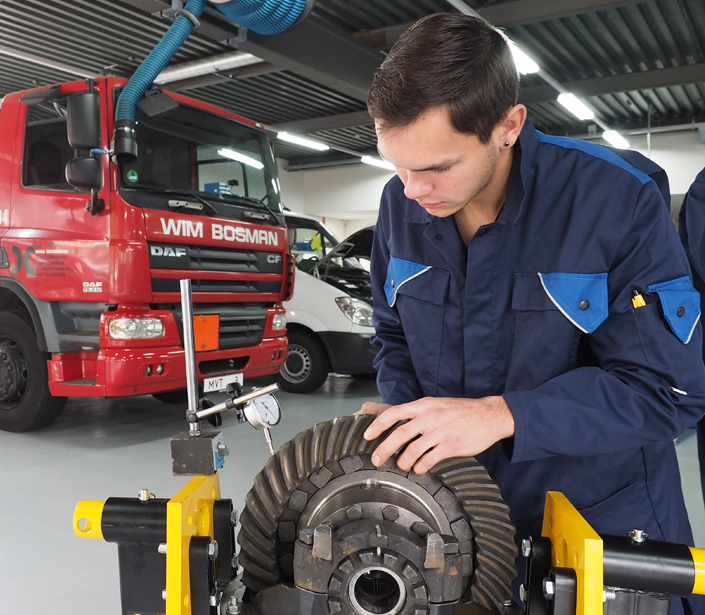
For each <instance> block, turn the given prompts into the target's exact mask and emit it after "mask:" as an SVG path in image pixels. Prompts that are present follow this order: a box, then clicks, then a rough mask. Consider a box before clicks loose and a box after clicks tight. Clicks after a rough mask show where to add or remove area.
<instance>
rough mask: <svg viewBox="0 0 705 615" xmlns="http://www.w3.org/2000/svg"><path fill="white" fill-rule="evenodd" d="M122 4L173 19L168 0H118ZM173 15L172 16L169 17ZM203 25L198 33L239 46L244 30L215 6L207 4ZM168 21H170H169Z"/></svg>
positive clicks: (225, 43) (202, 20)
mask: <svg viewBox="0 0 705 615" xmlns="http://www.w3.org/2000/svg"><path fill="white" fill-rule="evenodd" d="M118 1H119V2H121V3H122V4H127V5H128V6H131V7H134V8H136V9H138V10H140V11H142V12H144V13H149V14H150V15H153V16H155V17H159V18H160V19H167V18H168V19H173V15H172V11H171V8H172V7H171V2H169V1H166V0H118ZM167 16H171V17H167ZM199 22H200V23H201V27H200V28H198V34H199V35H201V36H204V37H205V38H209V39H211V40H213V41H217V42H219V43H222V44H224V45H230V46H237V42H238V40H239V37H240V36H241V34H242V32H241V30H240V28H239V27H238V26H237V25H235V24H234V23H232V22H231V21H230V20H229V19H227V18H226V17H225V15H223V14H222V13H221V12H220V11H218V10H217V9H216V8H215V7H212V6H210V5H206V9H205V11H204V12H203V14H202V15H201V17H200V18H199ZM167 23H168V22H167Z"/></svg>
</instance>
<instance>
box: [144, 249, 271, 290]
mask: <svg viewBox="0 0 705 615" xmlns="http://www.w3.org/2000/svg"><path fill="white" fill-rule="evenodd" d="M148 245H149V265H150V268H151V269H152V271H153V273H152V292H155V293H178V292H179V290H180V289H179V280H178V279H173V278H170V277H159V272H158V271H154V270H160V269H161V270H170V269H171V270H179V271H208V272H223V273H241V274H262V273H265V274H274V275H278V276H281V275H282V274H283V272H284V259H283V255H282V254H281V253H279V252H265V251H259V250H241V249H237V248H213V247H210V246H190V245H183V244H169V243H155V242H151V243H149V244H148ZM192 291H193V292H194V293H275V294H280V293H281V279H280V280H278V281H271V282H270V281H262V280H257V281H255V280H248V279H247V275H244V276H242V277H239V276H238V279H235V280H233V279H229V280H207V279H198V278H195V279H193V280H192Z"/></svg>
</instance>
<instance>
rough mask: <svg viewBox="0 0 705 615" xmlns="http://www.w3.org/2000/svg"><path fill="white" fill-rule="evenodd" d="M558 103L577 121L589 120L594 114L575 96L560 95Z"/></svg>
mask: <svg viewBox="0 0 705 615" xmlns="http://www.w3.org/2000/svg"><path fill="white" fill-rule="evenodd" d="M558 102H559V103H561V104H562V105H563V106H564V107H565V108H566V109H568V111H570V112H571V113H572V114H573V115H574V116H575V117H577V118H578V119H579V120H591V119H593V118H594V117H595V114H594V113H593V112H592V110H591V109H589V108H588V107H587V105H586V104H585V103H584V102H583V101H582V100H580V99H579V98H578V97H577V96H575V94H570V93H566V94H561V95H560V96H559V97H558Z"/></svg>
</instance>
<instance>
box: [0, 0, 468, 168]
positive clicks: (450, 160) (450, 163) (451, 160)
mask: <svg viewBox="0 0 705 615" xmlns="http://www.w3.org/2000/svg"><path fill="white" fill-rule="evenodd" d="M0 1H1V0H0ZM377 153H378V154H379V157H380V158H381V159H382V160H384V161H385V162H389V160H387V159H386V158H385V157H384V156H383V155H382V152H380V151H379V147H378V148H377ZM457 162H458V159H457V158H448V159H447V160H443V161H442V162H439V163H438V164H434V165H431V166H430V167H425V168H423V169H406V170H407V171H413V172H414V173H423V172H424V171H438V170H440V169H447V168H448V167H451V166H453V165H454V164H455V163H457Z"/></svg>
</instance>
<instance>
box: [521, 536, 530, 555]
mask: <svg viewBox="0 0 705 615" xmlns="http://www.w3.org/2000/svg"><path fill="white" fill-rule="evenodd" d="M521 554H522V555H523V556H524V557H529V556H530V555H531V541H530V540H529V539H528V538H524V540H522V541H521Z"/></svg>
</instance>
